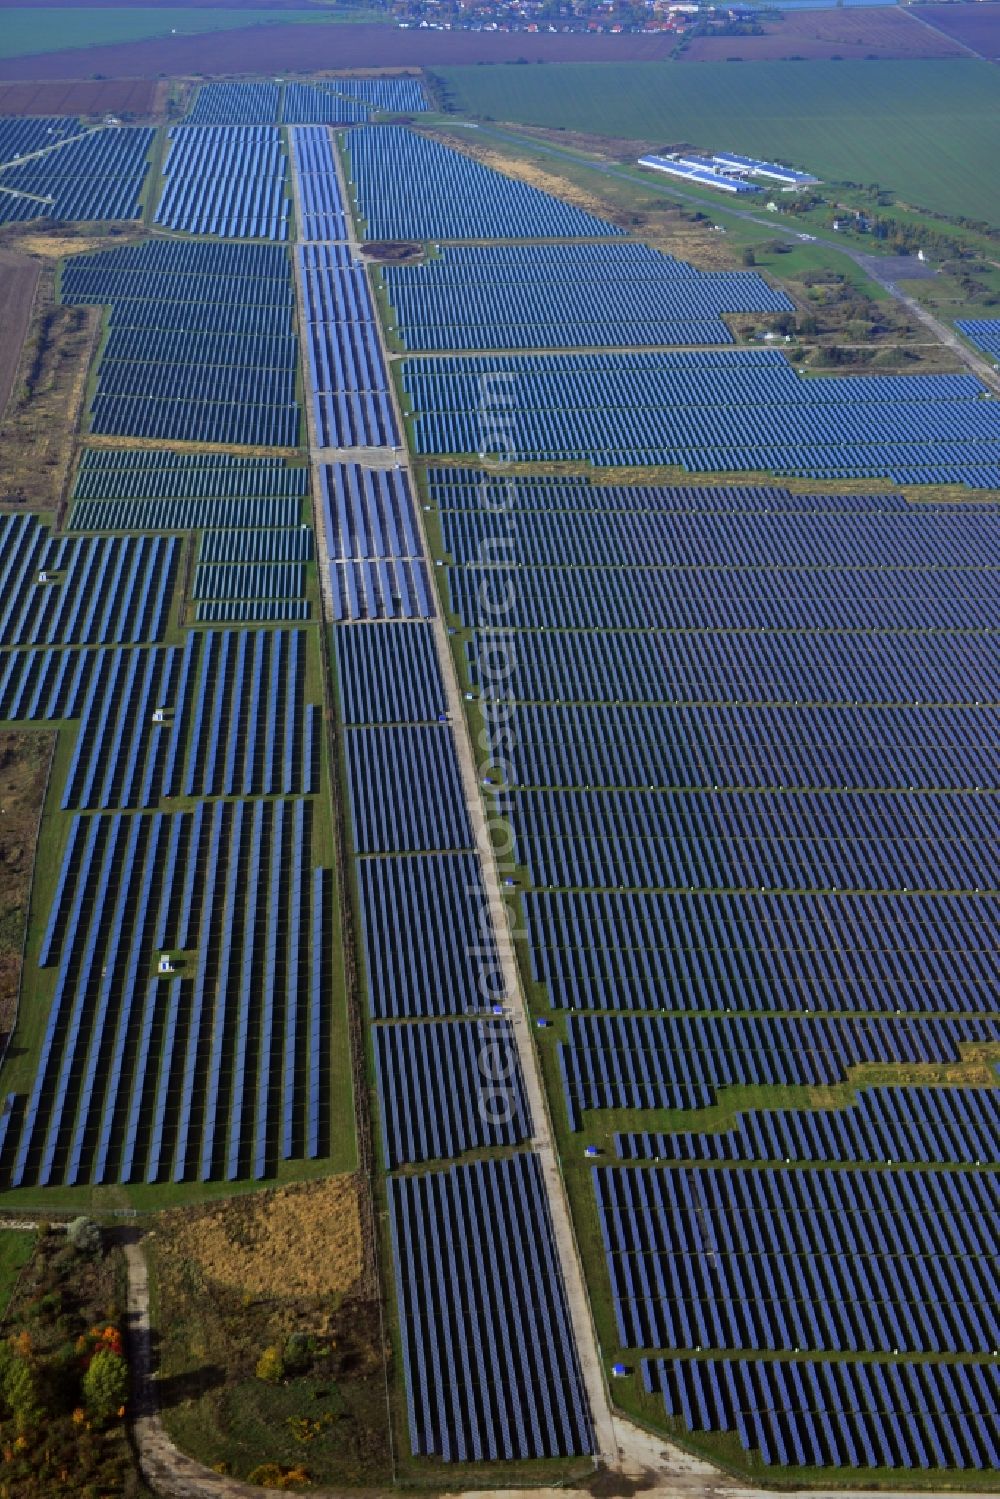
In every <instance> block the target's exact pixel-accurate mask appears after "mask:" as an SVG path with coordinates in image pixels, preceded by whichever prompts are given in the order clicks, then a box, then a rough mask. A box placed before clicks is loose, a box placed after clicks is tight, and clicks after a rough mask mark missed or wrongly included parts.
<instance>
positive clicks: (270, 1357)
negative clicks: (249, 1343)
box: [255, 1347, 285, 1384]
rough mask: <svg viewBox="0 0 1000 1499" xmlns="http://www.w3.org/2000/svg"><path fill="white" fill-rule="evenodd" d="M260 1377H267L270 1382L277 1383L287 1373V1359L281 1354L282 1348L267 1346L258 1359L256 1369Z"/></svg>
mask: <svg viewBox="0 0 1000 1499" xmlns="http://www.w3.org/2000/svg"><path fill="white" fill-rule="evenodd" d="M255 1373H256V1375H257V1378H258V1379H266V1380H267V1382H268V1384H277V1383H278V1381H279V1380H281V1379H283V1378H284V1375H285V1361H284V1359H283V1358H282V1356H281V1349H280V1348H275V1347H271V1348H265V1349H264V1352H263V1353H262V1354H261V1356H260V1358H259V1359H258V1360H257V1368H256V1370H255Z"/></svg>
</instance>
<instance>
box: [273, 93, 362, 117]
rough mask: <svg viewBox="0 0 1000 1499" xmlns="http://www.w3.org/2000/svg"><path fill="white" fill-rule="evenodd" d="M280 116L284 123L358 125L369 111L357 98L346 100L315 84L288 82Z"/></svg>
mask: <svg viewBox="0 0 1000 1499" xmlns="http://www.w3.org/2000/svg"><path fill="white" fill-rule="evenodd" d="M281 117H282V120H283V121H284V123H285V124H287V125H358V124H363V123H364V121H365V120H367V118H368V110H367V109H366V108H365V106H364V105H363V104H362V103H361V102H360V101H359V100H357V99H347V98H344V97H343V95H341V94H339V93H337V94H335V93H334V92H333V91H332V90H331V89H329V88H324V87H322V86H320V85H318V84H314V83H288V84H286V85H285V89H284V92H283V95H282V102H281Z"/></svg>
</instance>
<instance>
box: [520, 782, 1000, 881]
mask: <svg viewBox="0 0 1000 1499" xmlns="http://www.w3.org/2000/svg"><path fill="white" fill-rule="evenodd" d="M991 804H992V799H991V798H990V797H989V796H987V795H985V794H984V795H979V794H978V793H975V794H973V795H966V794H962V793H953V792H942V793H941V794H940V795H934V796H923V795H920V794H919V793H914V794H912V795H911V794H909V793H906V794H903V795H900V794H897V793H893V792H883V791H845V792H841V793H838V795H837V796H836V798H831V797H830V796H829V795H828V794H826V793H824V792H816V791H801V792H796V793H794V794H786V793H783V792H781V791H777V792H773V791H761V792H756V791H713V792H698V791H691V792H688V791H566V792H564V793H562V794H561V795H559V796H556V797H552V796H549V795H548V794H547V793H545V792H540V791H513V792H510V793H509V797H505V798H504V801H503V803H502V805H503V807H504V808H505V810H508V811H509V814H510V817H511V821H512V824H513V827H514V830H515V839H516V850H517V853H518V857H519V860H520V862H521V863H523V864H525V865H526V866H527V867H528V868H529V869H530V870H531V871H532V874H533V876H534V880H535V883H537V884H539V885H543V886H544V885H550V886H563V887H568V888H571V889H577V888H579V887H581V886H587V885H593V886H612V887H615V886H617V887H619V888H626V887H639V888H643V887H647V888H648V887H652V888H658V887H667V888H671V889H673V888H680V889H684V890H690V889H717V890H816V891H829V890H832V891H838V890H871V891H878V890H895V891H900V892H902V891H909V890H918V891H925V890H947V891H955V892H964V893H966V894H973V893H978V891H980V890H986V891H991V890H995V889H996V888H997V884H998V879H997V872H996V864H995V860H994V857H993V844H992V837H993V834H992V831H991V829H992V806H991Z"/></svg>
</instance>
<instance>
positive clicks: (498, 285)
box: [381, 241, 793, 350]
mask: <svg viewBox="0 0 1000 1499" xmlns="http://www.w3.org/2000/svg"><path fill="white" fill-rule="evenodd" d="M381 276H382V279H383V281H384V282H385V287H386V293H387V295H388V299H389V302H390V304H391V306H392V308H393V311H394V314H395V317H396V322H397V324H398V328H399V337H400V340H401V341H402V344H403V347H404V348H406V349H413V350H433V349H455V350H460V349H561V348H565V349H571V348H591V347H592V348H620V347H622V346H623V345H624V346H635V347H640V348H641V347H644V346H651V347H655V346H656V345H660V344H663V345H671V344H672V345H694V344H729V343H732V341H733V338H732V334H731V333H730V331H729V328H728V326H727V325H726V323H725V322H724V321H723V320H722V316H721V314H722V313H726V312H760V313H766V312H782V311H792V310H793V308H792V303H791V302H790V301H789V300H788V298H787V297H786V296H785V294H784V293H783V292H777V291H774V290H773V289H772V288H771V287H770V286H768V284H767V282H766V281H765V280H764V279H763V277H761V276H759V275H758V274H757V273H756V272H752V271H751V272H747V271H716V272H709V273H702V272H699V271H696V270H695V269H694V267H693V266H690V265H687V264H686V263H685V262H684V261H681V260H675V259H674V258H673V257H672V256H670V255H662V254H660V252H659V251H657V250H653V249H650V248H649V247H648V246H647V245H639V244H631V243H623V242H615V241H609V242H607V243H604V244H577V245H573V244H563V245H450V246H446V247H445V248H444V249H443V250H441V252H440V253H439V254H437V255H434V256H432V257H429V258H428V259H427V260H425V261H423V262H422V263H420V264H417V265H391V264H390V265H385V266H383V267H382V268H381Z"/></svg>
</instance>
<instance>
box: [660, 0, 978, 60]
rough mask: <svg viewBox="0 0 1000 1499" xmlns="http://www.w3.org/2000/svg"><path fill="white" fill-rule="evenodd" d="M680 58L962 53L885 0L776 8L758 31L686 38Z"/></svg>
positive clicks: (780, 57) (878, 55)
mask: <svg viewBox="0 0 1000 1499" xmlns="http://www.w3.org/2000/svg"><path fill="white" fill-rule="evenodd" d="M680 55H681V59H682V60H683V61H684V62H731V61H739V62H780V61H794V62H803V61H805V60H807V59H815V60H821V59H824V58H829V59H835V60H837V61H843V60H844V59H845V58H855V59H857V58H865V59H869V60H871V59H876V58H882V59H885V58H917V57H962V56H963V55H965V56H967V55H968V54H967V53H965V49H964V48H963V47H961V46H959V44H958V43H957V42H955V41H952V40H951V38H950V37H948V36H945V35H944V34H943V33H942V32H940V31H939V32H935V31H933V30H932V29H931V28H930V27H929V26H922V25H921V24H920V22H919V20H918V19H916V18H915V17H914V16H913V14H912V12H911V11H909V10H903V9H902V8H900V7H899V6H893V5H887V6H880V7H877V8H874V9H867V8H866V9H863V10H862V9H859V8H858V7H857V6H845V7H842V8H841V9H839V10H813V9H807V10H795V9H792V10H782V11H781V12H780V14H779V15H778V16H777V17H776V18H775V19H773V20H772V19H768V20H766V21H764V22H763V23H762V24H761V28H760V34H759V35H758V34H753V35H750V36H724V35H713V34H712V33H711V32H709V33H708V34H707V35H705V36H696V37H692V38H691V40H690V41H689V42H687V43H686V44H685V46H684V49H683V51H682V52H681V54H680Z"/></svg>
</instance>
